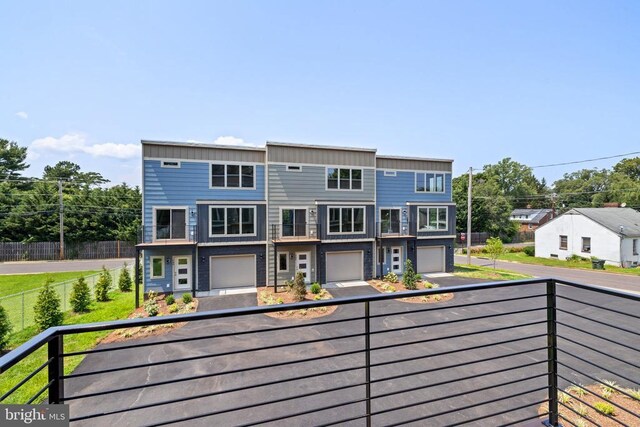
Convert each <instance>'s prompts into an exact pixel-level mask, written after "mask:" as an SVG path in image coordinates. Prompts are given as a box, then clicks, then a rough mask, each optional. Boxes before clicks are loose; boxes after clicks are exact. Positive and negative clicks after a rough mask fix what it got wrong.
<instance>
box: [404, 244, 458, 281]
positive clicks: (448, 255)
mask: <svg viewBox="0 0 640 427" xmlns="http://www.w3.org/2000/svg"><path fill="white" fill-rule="evenodd" d="M453 240H454V239H422V240H413V241H410V242H408V245H412V244H413V245H416V246H414V247H413V250H411V248H410V249H409V258H410V259H411V262H412V263H413V266H414V268H416V261H417V260H416V256H417V254H418V251H417V247H425V246H444V255H445V271H446V272H447V273H453V245H454V241H453Z"/></svg>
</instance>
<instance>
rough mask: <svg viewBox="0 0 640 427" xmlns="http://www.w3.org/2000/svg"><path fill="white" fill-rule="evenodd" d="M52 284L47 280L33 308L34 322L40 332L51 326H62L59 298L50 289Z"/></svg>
mask: <svg viewBox="0 0 640 427" xmlns="http://www.w3.org/2000/svg"><path fill="white" fill-rule="evenodd" d="M52 282H53V280H52V279H47V281H46V282H45V284H44V288H42V290H41V291H40V293H39V294H38V299H37V301H36V304H35V306H34V307H33V311H34V320H35V322H36V325H38V327H39V328H40V330H42V331H44V330H45V329H47V328H50V327H52V326H59V325H62V319H63V315H62V310H60V297H59V296H58V293H57V292H56V291H55V290H54V289H53V288H52V287H51V283H52Z"/></svg>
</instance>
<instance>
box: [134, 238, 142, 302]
mask: <svg viewBox="0 0 640 427" xmlns="http://www.w3.org/2000/svg"><path fill="white" fill-rule="evenodd" d="M134 270H135V277H134V279H133V283H135V285H136V286H135V288H136V298H135V299H136V308H138V307H140V249H139V248H136V263H135V269H134Z"/></svg>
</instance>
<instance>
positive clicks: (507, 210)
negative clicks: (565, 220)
mask: <svg viewBox="0 0 640 427" xmlns="http://www.w3.org/2000/svg"><path fill="white" fill-rule="evenodd" d="M472 180H473V181H472V193H473V194H472V205H471V229H472V231H481V232H488V233H490V234H491V235H492V236H494V237H500V238H502V239H504V240H507V241H508V240H510V239H512V238H513V237H514V236H515V234H516V233H517V230H518V225H517V224H515V223H514V222H513V221H510V219H509V217H510V215H511V211H512V210H513V209H516V208H526V207H531V208H552V209H555V210H556V213H557V214H561V213H563V212H566V211H567V210H569V209H572V208H578V207H602V206H604V205H605V204H606V203H620V204H622V203H624V204H626V206H627V207H632V208H635V209H640V157H633V158H625V159H623V160H621V161H619V162H618V163H617V164H615V165H614V166H613V167H612V168H611V169H606V168H605V169H598V168H593V169H580V170H578V171H575V172H570V173H565V174H564V175H563V177H562V178H561V179H559V180H557V181H555V182H554V183H553V184H552V185H548V184H547V183H546V181H545V179H544V178H543V179H541V180H538V179H537V178H536V176H535V175H534V174H533V169H532V168H531V167H529V166H527V165H524V164H522V163H518V162H516V161H514V160H512V159H511V158H509V157H507V158H504V159H502V160H500V161H499V162H498V163H496V164H491V165H486V166H484V167H483V168H482V170H480V171H477V172H474V173H473V174H472ZM468 188H469V176H468V174H463V175H460V176H458V177H456V178H454V179H453V183H452V192H453V201H454V202H455V203H456V207H457V217H456V228H457V232H459V233H461V232H462V233H464V232H466V230H467V191H468Z"/></svg>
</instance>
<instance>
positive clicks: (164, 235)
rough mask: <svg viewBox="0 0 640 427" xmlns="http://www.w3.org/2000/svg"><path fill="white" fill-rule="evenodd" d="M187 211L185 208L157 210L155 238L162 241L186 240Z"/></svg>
mask: <svg viewBox="0 0 640 427" xmlns="http://www.w3.org/2000/svg"><path fill="white" fill-rule="evenodd" d="M186 223H187V210H186V209H185V208H156V209H155V230H154V236H155V238H156V239H157V240H161V239H178V240H179V239H185V238H186V237H187V233H186Z"/></svg>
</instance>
